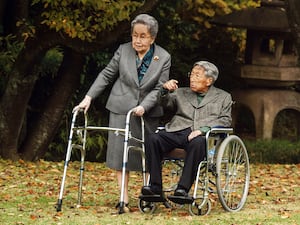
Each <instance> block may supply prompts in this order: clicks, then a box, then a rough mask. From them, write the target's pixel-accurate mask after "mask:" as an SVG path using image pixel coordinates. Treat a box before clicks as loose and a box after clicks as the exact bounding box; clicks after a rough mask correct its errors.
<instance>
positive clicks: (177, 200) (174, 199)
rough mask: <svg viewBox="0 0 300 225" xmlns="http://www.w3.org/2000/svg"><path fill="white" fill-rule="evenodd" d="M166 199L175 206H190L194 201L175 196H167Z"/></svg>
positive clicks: (190, 198)
mask: <svg viewBox="0 0 300 225" xmlns="http://www.w3.org/2000/svg"><path fill="white" fill-rule="evenodd" d="M168 199H169V200H170V201H171V202H174V203H176V204H180V205H184V204H192V203H193V201H194V199H193V198H192V197H190V196H188V197H184V196H175V195H169V196H168Z"/></svg>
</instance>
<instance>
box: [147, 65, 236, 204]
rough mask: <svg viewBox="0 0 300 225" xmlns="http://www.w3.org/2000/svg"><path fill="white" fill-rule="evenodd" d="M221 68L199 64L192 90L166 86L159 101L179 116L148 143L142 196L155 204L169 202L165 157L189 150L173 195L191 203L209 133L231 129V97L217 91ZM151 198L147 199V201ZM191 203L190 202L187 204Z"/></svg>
mask: <svg viewBox="0 0 300 225" xmlns="http://www.w3.org/2000/svg"><path fill="white" fill-rule="evenodd" d="M218 74H219V71H218V68H217V67H216V66H215V65H214V64H212V63H210V62H207V61H199V62H196V63H195V64H194V66H193V68H192V71H191V73H190V74H189V78H190V87H189V88H188V87H184V88H178V81H177V80H169V81H167V82H166V83H164V84H163V87H162V89H161V91H160V92H159V102H160V104H161V105H163V106H164V107H167V108H169V109H172V110H174V112H175V114H174V116H173V117H172V119H171V120H170V122H168V123H167V124H166V127H165V130H161V131H159V132H158V133H154V134H151V135H150V136H149V137H148V138H147V139H146V142H145V149H146V160H147V166H148V169H149V172H150V185H149V186H144V187H143V188H142V196H144V197H145V196H146V197H150V198H148V199H151V201H162V202H163V201H165V200H166V199H165V197H164V194H163V191H162V189H163V184H162V173H161V170H162V166H161V161H162V160H163V156H164V155H165V154H167V153H168V152H170V151H172V150H173V149H174V148H183V149H184V150H185V151H186V157H185V159H184V168H183V172H182V175H181V177H180V180H179V182H178V185H177V188H176V190H175V192H174V195H173V196H169V197H168V198H169V199H170V200H171V201H173V202H175V203H179V204H183V203H188V202H189V201H190V200H191V197H190V196H189V195H188V193H189V190H190V188H191V186H192V184H193V182H194V180H195V178H196V174H197V169H198V165H199V163H200V162H201V161H203V159H204V158H205V156H206V141H205V134H206V132H207V131H208V130H209V129H210V128H211V127H216V126H222V127H230V126H231V120H232V119H231V105H232V98H231V95H230V94H229V93H227V92H225V91H224V90H221V89H219V88H216V87H215V86H214V85H213V84H214V82H215V81H216V80H217V78H218ZM146 199H147V198H146ZM186 201H187V202H186Z"/></svg>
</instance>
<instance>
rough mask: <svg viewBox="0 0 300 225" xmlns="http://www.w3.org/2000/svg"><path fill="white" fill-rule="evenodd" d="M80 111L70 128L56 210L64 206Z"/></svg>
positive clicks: (58, 210) (74, 116)
mask: <svg viewBox="0 0 300 225" xmlns="http://www.w3.org/2000/svg"><path fill="white" fill-rule="evenodd" d="M77 113H78V111H76V112H74V113H73V117H72V122H71V129H70V134H69V140H68V148H67V154H66V159H65V164H64V172H63V177H62V181H61V186H60V192H59V197H58V200H57V204H56V211H57V212H60V211H61V207H62V198H63V193H64V186H65V181H66V175H67V170H68V164H69V161H70V158H71V153H72V148H73V145H72V138H73V128H74V124H75V121H76V116H77Z"/></svg>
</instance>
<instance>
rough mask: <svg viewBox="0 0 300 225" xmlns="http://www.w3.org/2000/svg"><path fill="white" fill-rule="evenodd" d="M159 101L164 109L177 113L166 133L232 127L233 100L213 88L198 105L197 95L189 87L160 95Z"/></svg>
mask: <svg viewBox="0 0 300 225" xmlns="http://www.w3.org/2000/svg"><path fill="white" fill-rule="evenodd" d="M159 101H160V104H162V105H163V106H164V107H167V108H169V109H171V110H174V111H175V115H174V116H173V117H172V119H171V121H170V122H168V123H167V124H166V126H165V128H166V131H168V132H174V131H179V130H183V129H185V128H188V127H191V129H192V130H197V129H200V128H201V127H206V126H207V127H217V126H220V127H230V126H231V121H232V118H231V106H232V98H231V95H230V94H229V93H227V92H226V91H224V90H221V89H219V88H216V87H214V86H211V87H210V88H209V90H208V92H207V93H206V95H205V97H204V98H203V99H202V101H201V103H200V104H199V103H198V98H197V93H195V92H193V91H192V90H191V89H190V88H189V87H186V88H178V89H176V90H175V91H174V92H169V93H167V94H164V95H163V92H160V93H159Z"/></svg>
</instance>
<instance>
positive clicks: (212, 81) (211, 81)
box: [207, 77, 214, 86]
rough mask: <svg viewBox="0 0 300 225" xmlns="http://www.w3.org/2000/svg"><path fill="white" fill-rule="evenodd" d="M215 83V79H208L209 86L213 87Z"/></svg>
mask: <svg viewBox="0 0 300 225" xmlns="http://www.w3.org/2000/svg"><path fill="white" fill-rule="evenodd" d="M213 83H214V79H213V78H212V77H209V78H208V82H207V86H211V85H212V84H213Z"/></svg>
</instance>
